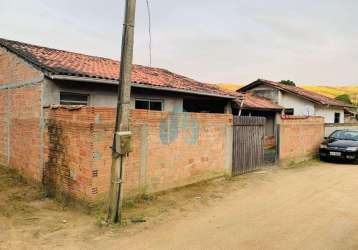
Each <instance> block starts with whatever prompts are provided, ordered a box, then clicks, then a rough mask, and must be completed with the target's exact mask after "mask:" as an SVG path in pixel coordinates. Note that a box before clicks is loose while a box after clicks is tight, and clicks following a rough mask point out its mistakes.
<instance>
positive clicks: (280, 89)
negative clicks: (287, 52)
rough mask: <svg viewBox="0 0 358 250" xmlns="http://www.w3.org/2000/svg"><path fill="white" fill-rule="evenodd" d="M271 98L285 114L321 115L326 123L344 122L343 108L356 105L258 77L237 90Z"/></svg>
mask: <svg viewBox="0 0 358 250" xmlns="http://www.w3.org/2000/svg"><path fill="white" fill-rule="evenodd" d="M238 92H241V93H247V92H250V93H252V94H254V95H256V96H259V97H265V98H269V99H270V100H272V101H273V102H274V103H275V104H278V105H280V106H282V107H284V114H285V115H296V116H322V117H324V119H325V122H326V123H344V122H345V120H344V112H345V109H354V108H356V107H354V106H352V105H349V104H345V103H343V102H341V101H337V100H335V99H332V98H329V97H326V96H323V95H320V94H317V93H315V92H312V91H308V90H305V89H302V88H299V87H295V86H289V85H285V84H282V83H277V82H272V81H268V80H262V79H259V80H257V81H255V82H253V83H251V84H249V85H247V86H245V87H243V88H241V89H239V90H238Z"/></svg>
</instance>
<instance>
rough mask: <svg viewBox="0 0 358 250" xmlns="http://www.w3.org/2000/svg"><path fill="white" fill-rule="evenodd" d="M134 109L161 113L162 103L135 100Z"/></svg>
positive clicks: (158, 101)
mask: <svg viewBox="0 0 358 250" xmlns="http://www.w3.org/2000/svg"><path fill="white" fill-rule="evenodd" d="M135 109H145V110H153V111H163V102H162V101H160V100H144V99H137V100H135Z"/></svg>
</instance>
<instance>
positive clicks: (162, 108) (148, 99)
mask: <svg viewBox="0 0 358 250" xmlns="http://www.w3.org/2000/svg"><path fill="white" fill-rule="evenodd" d="M137 101H142V102H148V109H139V108H137ZM152 102H159V103H160V104H161V110H153V109H151V105H150V104H151V103H152ZM164 103H165V102H164V100H163V99H150V98H135V100H134V109H136V110H149V111H158V112H163V111H164Z"/></svg>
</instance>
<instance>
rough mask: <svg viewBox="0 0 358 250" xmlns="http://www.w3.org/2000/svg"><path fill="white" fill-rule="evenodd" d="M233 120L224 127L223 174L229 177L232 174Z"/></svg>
mask: <svg viewBox="0 0 358 250" xmlns="http://www.w3.org/2000/svg"><path fill="white" fill-rule="evenodd" d="M233 123H234V120H232V124H231V125H225V128H224V129H225V135H226V138H225V172H226V175H227V176H229V177H231V176H232V175H233V173H232V164H233V151H234V150H233V147H234V136H233V133H234V126H233Z"/></svg>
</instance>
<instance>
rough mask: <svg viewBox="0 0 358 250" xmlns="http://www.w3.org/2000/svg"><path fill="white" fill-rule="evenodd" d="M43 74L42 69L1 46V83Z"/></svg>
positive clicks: (32, 77)
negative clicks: (37, 68) (35, 67)
mask: <svg viewBox="0 0 358 250" xmlns="http://www.w3.org/2000/svg"><path fill="white" fill-rule="evenodd" d="M41 75H42V73H41V72H40V71H37V70H34V69H33V68H32V67H31V66H29V65H28V64H27V63H25V62H24V61H23V60H22V59H20V58H19V57H17V56H16V55H14V54H12V53H10V52H8V51H6V50H5V49H4V48H0V84H6V83H14V82H18V81H24V80H27V79H34V78H38V77H40V76H41Z"/></svg>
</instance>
